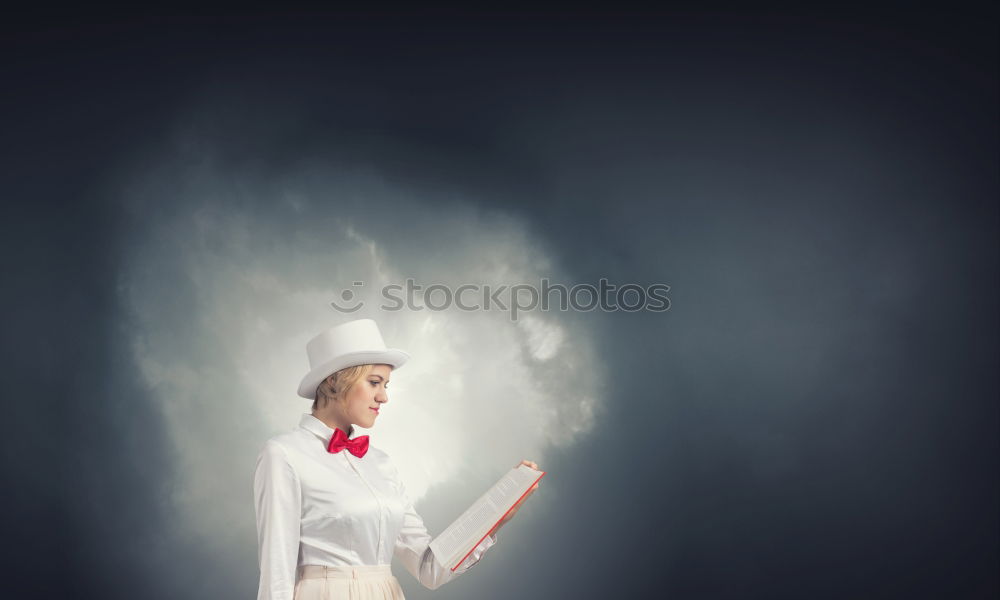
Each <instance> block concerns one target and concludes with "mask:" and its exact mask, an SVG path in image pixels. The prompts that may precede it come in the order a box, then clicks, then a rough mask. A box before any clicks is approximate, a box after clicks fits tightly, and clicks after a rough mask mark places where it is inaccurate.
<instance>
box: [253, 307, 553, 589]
mask: <svg viewBox="0 0 1000 600" xmlns="http://www.w3.org/2000/svg"><path fill="white" fill-rule="evenodd" d="M306 350H307V352H308V355H309V364H310V371H309V373H308V374H307V375H306V376H305V377H304V378H303V379H302V382H301V384H300V385H299V395H300V396H303V397H305V398H311V399H312V400H313V408H312V413H311V414H303V415H302V418H301V420H300V422H299V426H298V427H297V428H296V429H295V430H293V431H291V432H289V433H285V434H281V435H278V436H275V437H273V438H271V439H270V440H268V441H267V443H266V444H265V445H264V448H263V449H262V450H261V452H260V455H259V457H258V459H257V466H256V469H255V471H254V501H255V508H256V515H257V540H258V544H259V546H258V549H259V555H258V556H259V560H260V585H259V588H258V593H257V598H258V600H293V599H294V600H334V599H337V598H360V599H378V600H382V599H392V600H402V599H403V591H402V589H401V588H400V586H399V581H398V580H397V579H396V578H395V577H394V576H393V575H392V571H391V569H390V563H391V562H392V558H393V557H396V558H398V559H399V560H400V561H401V562H402V563H403V566H404V567H405V568H406V570H407V571H409V572H410V574H412V575H413V576H414V577H415V578H416V579H417V580H418V581H419V582H420V583H421V584H422V585H424V586H425V587H427V588H429V589H436V588H438V587H440V586H441V585H443V584H445V583H447V582H449V581H451V580H452V579H454V578H455V577H457V576H459V575H461V574H462V573H464V572H465V571H467V570H468V569H469V568H471V567H472V566H473V565H475V564H476V563H477V562H478V561H479V559H480V558H482V556H483V554H484V553H485V552H486V550H488V549H489V548H490V547H491V546H492V545H493V544H494V543H496V532H497V530H499V529H500V528H501V527H503V526H504V525H505V524H506V523H507V521H509V520H510V519H511V518H512V517H513V516H514V514H515V513H516V512H517V510H518V508H519V507H520V504H521V502H523V501H524V498H522V499H521V501H520V502H518V504H517V505H516V506H515V507H514V508H513V509H512V510H511V511H510V512H509V513H508V514H507V515H506V516H505V517H504V519H503V520H502V521H500V523H498V524H497V526H496V527H494V528H493V530H491V531H490V532H489V534H488V535H487V536H486V537H485V538H483V540H482V541H481V542H480V543H479V545H478V546H476V548H475V549H474V550H473V552H472V553H471V554H470V555H469V556H468V557H467V558H466V559H465V561H463V562H462V564H461V565H459V567H458V568H457V569H456V570H455V571H452V570H451V569H449V568H448V567H446V566H445V565H442V564H441V562H440V561H439V560H438V558H437V557H436V556H434V553H433V552H432V551H431V549H430V547H429V544H430V542H431V539H432V538H431V535H430V534H429V533H428V532H427V528H426V527H424V523H423V519H421V517H420V515H418V514H417V512H416V510H414V507H413V504H412V502H411V500H410V498H409V496H408V494H407V492H406V488H405V486H404V485H403V482H402V481H401V479H400V477H399V472H398V471H397V470H396V467H395V466H394V465H393V463H392V461H391V459H390V458H389V456H388V455H387V454H386V453H385V452H383V451H381V450H379V449H378V448H376V447H374V446H371V445H369V443H368V441H369V439H368V438H369V436H367V435H359V434H360V432H359V431H358V430H357V427H363V428H365V429H369V428H371V427H372V426H374V424H375V421H376V419H377V418H378V416H379V412H380V411H381V409H382V408H383V406H384V405H385V403H386V402H388V401H389V397H388V393H387V388H388V386H389V380H390V378H391V375H392V371H393V370H394V369H398V368H400V367H401V366H403V364H404V363H405V362H406V361H407V359H408V358H409V355H408V354H406V353H405V352H403V351H402V350H396V349H387V348H386V346H385V343H384V342H383V341H382V335H381V333H380V332H379V330H378V326H377V325H376V324H375V322H374V321H372V320H371V319H360V320H357V321H350V322H348V323H344V324H342V325H338V326H336V327H333V328H331V329H328V330H327V331H325V332H323V333H321V334H319V335H317V336H316V337H314V338H313V339H312V340H310V341H309V343H308V344H307V345H306ZM355 426H357V427H355ZM522 464H526V465H528V466H530V467H531V468H533V469H537V468H538V465H536V464H535V463H534V462H531V461H528V460H525V461H522ZM537 488H538V484H535V485H534V486H533V487H532V488H531V490H530V491H529V492H528V494H526V495H525V498H527V496H529V495H531V493H532V492H534V491H535V489H537Z"/></svg>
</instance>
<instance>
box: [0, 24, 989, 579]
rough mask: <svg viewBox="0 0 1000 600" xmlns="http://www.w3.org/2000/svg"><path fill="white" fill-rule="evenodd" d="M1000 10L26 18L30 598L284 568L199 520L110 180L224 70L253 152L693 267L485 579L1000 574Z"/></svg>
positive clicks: (608, 259)
mask: <svg viewBox="0 0 1000 600" xmlns="http://www.w3.org/2000/svg"><path fill="white" fill-rule="evenodd" d="M996 25H997V23H996V19H995V16H994V15H993V14H992V13H991V12H989V11H987V10H986V9H983V8H980V7H976V6H967V7H961V8H956V9H955V10H954V11H953V12H942V13H926V12H913V11H911V10H909V9H907V10H897V9H895V8H893V7H888V6H887V7H874V8H872V7H869V8H867V9H865V10H863V11H861V10H859V11H846V10H843V9H840V10H838V11H829V12H827V13H826V14H821V13H819V12H817V13H814V14H804V13H803V12H802V11H798V12H789V11H780V10H767V11H757V12H743V13H732V12H726V11H721V10H717V11H711V12H696V11H692V10H678V11H675V12H673V13H657V14H654V13H639V12H632V13H629V12H626V11H618V12H596V11H595V12H589V13H579V14H577V15H575V16H572V17H569V16H561V15H558V14H557V13H554V12H551V11H550V12H548V13H537V14H531V13H528V12H523V13H519V14H514V13H500V12H498V11H495V12H493V13H492V14H489V15H487V16H483V15H473V14H465V15H461V14H455V13H450V12H447V11H444V10H437V11H428V12H424V13H421V14H416V13H413V12H411V13H409V14H404V13H395V14H393V15H392V16H390V15H388V14H385V13H383V14H379V13H376V12H363V11H355V12H353V13H350V14H340V15H334V14H331V13H321V12H312V13H307V12H302V13H297V14H292V13H283V14H275V13H268V12H265V11H258V12H256V13H253V12H248V13H246V14H243V15H241V16H232V15H230V16H219V13H215V14H201V15H187V16H179V13H178V12H176V11H175V12H172V13H171V12H161V13H159V14H155V15H153V14H147V15H131V16H123V15H119V14H111V13H106V14H102V13H100V12H91V11H88V12H86V13H83V12H81V13H79V14H64V15H63V16H61V17H59V18H53V17H51V16H47V15H35V16H30V15H29V16H21V17H12V18H11V19H10V20H8V21H6V22H5V23H4V25H3V31H4V34H3V48H2V50H3V58H2V64H3V71H2V74H3V77H4V79H3V90H4V91H3V93H2V96H0V103H2V104H0V106H2V114H3V116H4V120H5V124H4V128H3V131H4V142H5V143H4V149H3V153H4V156H3V164H4V168H3V187H2V189H3V191H4V205H3V206H4V208H3V210H4V217H3V223H4V229H5V232H4V235H3V237H2V243H3V245H4V247H3V260H4V263H5V265H4V273H5V281H6V289H5V290H4V291H5V293H4V306H5V308H4V317H5V325H4V338H3V339H4V348H3V356H4V361H3V362H4V369H3V382H4V385H3V390H4V407H5V412H6V415H7V416H8V419H7V420H6V423H7V431H6V433H5V435H4V444H3V455H2V457H3V475H4V481H5V483H6V484H5V486H4V495H3V513H4V534H5V540H4V541H5V543H4V544H3V554H4V555H3V565H4V583H5V592H6V593H9V595H11V597H58V596H59V595H65V597H76V598H83V597H88V598H89V597H93V598H119V597H120V598H126V597H136V596H141V597H144V598H178V597H196V596H197V597H213V598H214V597H222V596H226V597H232V598H241V597H242V598H245V597H250V596H252V594H253V593H254V591H255V588H256V582H255V581H245V580H228V579H227V578H226V572H225V571H220V570H218V569H216V568H215V567H214V563H215V562H216V561H218V560H219V558H218V557H213V556H210V555H204V554H202V553H200V552H199V549H198V548H197V547H193V545H185V544H184V542H183V540H178V539H176V538H174V537H171V536H170V535H169V532H170V529H171V519H172V518H173V517H174V515H171V514H170V513H169V511H167V510H166V509H164V508H163V506H164V504H163V503H162V494H163V493H164V490H165V489H169V486H170V480H171V476H172V464H171V458H170V457H169V456H168V455H167V454H166V453H165V451H164V448H165V444H164V442H165V431H164V425H163V424H162V423H160V422H158V419H157V417H156V415H157V411H156V410H154V407H152V406H151V405H150V400H149V399H148V398H144V396H143V395H142V394H141V393H138V392H137V390H138V386H137V385H136V384H135V382H132V383H130V380H129V378H128V377H127V373H128V372H129V369H130V357H129V356H127V355H125V354H123V353H122V351H120V350H118V351H115V350H113V348H112V346H111V344H110V343H109V340H110V339H111V338H112V337H113V335H114V331H115V329H114V328H115V327H116V323H117V316H118V314H117V311H118V310H119V307H118V305H117V303H116V298H115V294H114V286H115V278H116V273H117V270H118V268H119V266H120V264H121V261H122V258H123V253H124V252H127V251H128V249H127V247H123V246H122V244H120V243H119V240H120V239H121V236H122V231H121V227H122V216H121V215H120V214H118V212H117V211H118V209H117V208H116V205H115V203H114V202H112V201H111V200H109V197H108V194H107V188H106V186H107V184H108V181H109V178H110V177H112V175H114V174H116V173H117V174H120V173H121V172H123V171H124V172H127V171H128V169H129V165H132V164H140V163H142V161H143V160H144V157H147V156H149V155H151V153H152V152H153V150H152V149H154V148H156V147H157V145H158V144H159V143H160V142H161V141H162V138H163V137H164V136H165V135H167V134H168V131H167V124H168V123H170V122H172V121H173V119H175V118H176V115H177V111H178V110H180V109H181V107H185V106H189V105H190V103H191V101H192V98H200V99H204V98H208V99H209V104H210V105H213V106H214V107H215V109H216V110H210V111H207V112H206V113H205V114H206V115H207V116H206V117H205V120H204V121H203V122H201V123H199V126H200V127H202V128H204V129H206V130H209V131H212V132H213V138H214V140H215V143H216V144H217V145H218V147H221V148H222V149H223V150H224V151H223V153H222V154H221V156H220V157H219V159H220V160H221V161H222V162H223V163H224V164H230V165H240V166H242V167H245V168H252V167H254V166H261V167H262V168H269V169H273V168H278V167H280V166H282V165H286V164H291V163H295V162H297V161H302V160H310V159H315V158H317V157H321V158H322V159H324V160H326V159H329V160H335V161H338V162H340V163H346V164H357V165H362V166H364V165H374V166H375V167H376V168H377V169H378V170H379V171H380V172H382V173H384V174H386V176H387V177H389V178H391V179H392V181H393V182H394V184H396V185H400V186H412V187H413V188H414V189H421V188H438V189H440V188H441V187H445V188H448V189H453V190H456V191H458V192H461V191H468V192H470V194H472V195H474V196H475V197H477V198H480V199H481V201H482V202H484V203H486V204H489V203H490V202H493V201H494V200H492V199H495V203H496V206H497V207H498V208H502V209H503V210H506V211H511V212H514V213H516V214H518V215H520V216H523V217H524V218H526V219H528V220H529V221H530V222H531V223H532V224H533V227H534V228H535V230H536V231H538V232H541V233H542V234H544V235H545V236H546V237H547V239H548V240H549V241H550V242H551V244H552V246H553V248H555V250H556V252H557V253H558V256H557V258H558V259H559V260H560V261H562V263H563V264H565V265H566V266H567V268H568V269H569V270H570V272H571V275H572V276H573V277H574V278H576V280H578V281H581V282H595V281H597V280H598V279H599V278H601V277H608V278H610V279H613V280H615V281H618V282H624V281H634V282H639V283H643V284H649V283H654V282H665V283H668V284H669V285H671V286H672V290H671V293H670V297H671V301H672V308H671V310H670V311H669V312H668V313H665V314H654V313H635V314H625V313H612V314H608V315H603V316H602V317H601V320H600V328H601V341H602V344H603V346H604V350H605V351H604V353H603V354H602V359H603V360H605V361H607V363H608V365H609V367H610V370H611V372H612V373H613V380H612V381H613V385H612V386H611V388H610V389H611V394H612V397H609V398H608V404H609V405H610V406H612V407H613V409H612V410H610V411H609V412H608V414H607V415H606V416H605V417H604V420H603V421H602V422H601V423H599V424H598V427H597V430H596V432H595V433H594V435H593V436H592V438H590V439H589V440H588V441H587V442H586V443H585V444H584V445H583V446H580V447H577V448H574V449H573V450H571V451H569V452H567V453H565V454H554V455H552V456H550V457H547V461H546V463H547V464H546V465H545V467H546V468H547V469H548V470H549V471H550V472H551V473H553V474H558V485H559V486H561V487H562V488H564V489H565V490H566V493H567V495H572V496H573V497H575V500H574V502H573V503H572V504H571V505H568V506H564V507H561V508H560V510H559V511H554V512H553V513H552V514H551V515H549V516H548V518H547V519H545V520H544V521H541V523H542V524H541V526H540V527H539V528H538V529H537V530H535V531H531V532H524V531H512V532H511V533H513V534H514V535H512V536H510V538H509V539H510V540H511V541H510V542H507V541H505V545H506V546H507V547H506V548H502V549H501V547H500V546H498V547H497V549H496V551H497V552H506V553H507V556H508V559H507V560H508V561H511V562H509V563H508V567H511V565H512V566H513V569H514V570H513V571H509V570H505V571H498V570H491V569H490V568H489V567H487V565H486V563H485V561H484V563H483V565H481V566H477V572H476V573H475V574H474V575H472V574H470V576H469V577H477V578H478V579H479V580H478V581H477V582H476V583H475V585H471V584H469V582H467V581H464V582H462V584H463V585H465V586H467V587H465V588H464V589H465V590H474V591H475V594H476V597H478V598H483V597H489V598H510V597H526V598H531V597H538V598H601V597H608V596H612V595H614V596H615V597H642V593H643V592H645V591H647V590H650V589H654V588H658V589H660V590H662V594H663V597H670V598H748V597H760V598H799V597H812V598H826V597H829V598H844V597H861V596H870V597H892V596H895V597H903V596H905V597H934V598H941V597H996V595H997V593H998V580H997V575H996V572H995V567H996V566H997V562H998V560H997V559H998V522H997V506H998V505H997V499H998V497H997V475H996V473H997V466H998V465H997V451H998V447H997V429H998V412H997V402H996V398H997V375H996V368H997V362H998V360H997V359H998V357H997V334H998V330H997V266H998V265H997V262H998V245H997V244H998V242H997V239H998V238H997V233H998V232H997V228H998V212H997V191H998V190H997V187H998V185H997V183H998V169H997V165H998V163H997V159H998V154H997V37H996V31H997V29H996ZM212 103H214V104H212ZM220 107H225V110H220ZM331 140H336V141H335V142H334V141H331ZM511 198H517V199H519V200H518V201H511ZM332 208H335V207H332ZM123 374H125V375H123ZM553 485H555V484H553ZM516 527H517V523H516V521H515V523H514V524H512V525H511V528H512V529H513V528H516ZM505 533H507V532H505ZM512 546H513V547H512ZM511 556H513V557H516V559H514V560H512V559H511V558H509V557H511ZM404 577H408V576H405V575H404ZM206 581H212V582H213V583H212V584H211V585H210V586H208V587H206V583H205V582H206ZM456 585H457V584H456ZM205 589H212V590H214V591H213V593H212V594H210V595H204V596H199V595H198V593H196V592H192V590H205ZM470 593H471V592H470ZM227 594H228V595H227ZM444 594H445V590H444V589H443V590H442V591H441V597H444ZM619 594H621V596H619ZM433 596H434V594H428V597H433Z"/></svg>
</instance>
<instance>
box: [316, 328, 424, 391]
mask: <svg viewBox="0 0 1000 600" xmlns="http://www.w3.org/2000/svg"><path fill="white" fill-rule="evenodd" d="M306 352H307V353H308V354H309V372H308V373H307V374H306V376H305V377H303V378H302V382H301V383H300V384H299V396H302V397H303V398H309V399H310V400H312V399H313V398H315V397H316V388H318V387H319V384H320V383H321V382H322V381H323V380H324V379H326V378H327V377H329V376H330V375H333V374H334V373H336V372H337V371H339V370H341V369H344V368H346V367H353V366H356V365H368V364H374V365H378V364H386V365H391V366H392V368H393V369H398V368H399V367H401V366H403V364H404V363H405V362H406V361H407V360H409V358H410V355H409V354H407V353H406V352H403V351H402V350H397V349H395V348H386V347H385V342H384V341H382V333H381V332H380V331H379V330H378V325H377V324H376V323H375V321H373V320H371V319H358V320H356V321H348V322H347V323H341V324H340V325H337V326H335V327H331V328H330V329H327V330H326V331H324V332H323V333H320V334H319V335H317V336H316V337H314V338H313V339H311V340H309V342H308V343H307V344H306Z"/></svg>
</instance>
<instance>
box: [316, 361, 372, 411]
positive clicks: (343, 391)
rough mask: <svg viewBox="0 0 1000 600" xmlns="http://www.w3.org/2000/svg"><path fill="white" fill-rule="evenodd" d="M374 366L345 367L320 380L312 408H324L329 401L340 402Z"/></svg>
mask: <svg viewBox="0 0 1000 600" xmlns="http://www.w3.org/2000/svg"><path fill="white" fill-rule="evenodd" d="M374 366H375V365H357V366H354V367H345V368H343V369H341V370H339V371H337V372H336V373H334V374H333V375H330V376H328V377H327V378H326V379H324V380H323V381H321V382H320V384H319V387H317V388H316V397H315V398H313V406H312V407H313V410H317V409H320V408H324V407H325V406H326V405H327V403H329V402H331V401H335V402H340V401H341V399H343V398H344V396H346V395H347V392H349V391H350V390H351V387H352V386H354V384H355V383H357V382H358V381H359V380H360V379H361V378H363V377H366V376H368V374H369V373H371V372H372V368H373V367H374Z"/></svg>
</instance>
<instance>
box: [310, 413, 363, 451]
mask: <svg viewBox="0 0 1000 600" xmlns="http://www.w3.org/2000/svg"><path fill="white" fill-rule="evenodd" d="M299 427H301V428H303V429H305V430H306V431H308V432H310V433H312V434H314V435H316V436H317V437H319V438H320V439H321V440H323V443H324V444H329V443H330V440H331V439H332V438H333V431H334V430H333V428H332V427H329V426H327V424H326V423H324V422H323V421H320V420H319V419H317V418H316V417H314V416H313V415H312V414H311V413H303V415H302V419H300V420H299ZM360 435H361V431H360V429H359V428H358V427H355V426H354V425H351V431H349V432H348V435H347V438H348V439H351V440H353V439H354V438H356V437H358V436H360Z"/></svg>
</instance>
